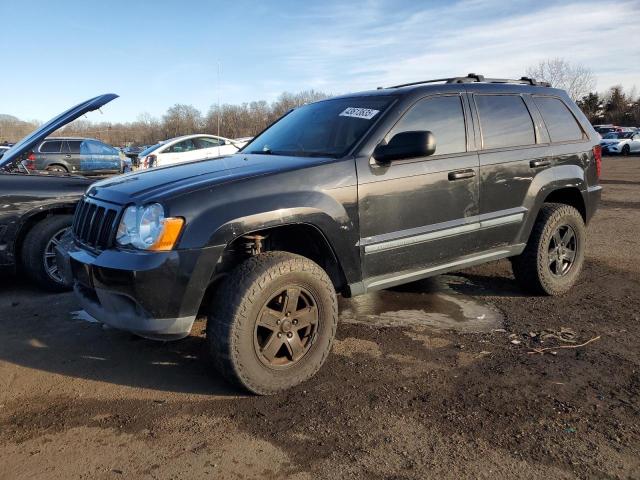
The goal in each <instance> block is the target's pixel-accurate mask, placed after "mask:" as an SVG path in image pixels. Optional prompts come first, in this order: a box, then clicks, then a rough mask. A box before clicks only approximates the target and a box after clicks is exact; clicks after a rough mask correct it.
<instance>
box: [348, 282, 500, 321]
mask: <svg viewBox="0 0 640 480" xmlns="http://www.w3.org/2000/svg"><path fill="white" fill-rule="evenodd" d="M465 286H466V287H470V288H468V289H467V290H471V289H472V287H473V284H472V282H470V281H469V280H467V279H466V278H463V277H459V276H455V275H439V276H436V277H433V278H429V279H426V280H421V281H419V282H414V283H410V284H407V285H403V286H400V287H396V288H394V289H390V290H381V291H378V292H373V293H368V294H366V295H361V296H358V297H354V298H340V321H342V322H345V323H361V324H368V325H377V326H381V327H407V326H410V327H415V326H426V327H431V328H433V329H437V330H448V329H453V330H457V331H460V332H491V331H492V330H494V329H496V328H501V327H502V326H503V317H502V315H501V314H500V312H498V311H497V310H496V309H495V308H493V307H492V306H490V305H489V304H487V303H485V302H483V301H482V300H481V299H479V298H474V297H471V296H469V295H465V294H463V293H459V291H458V290H461V288H460V287H465Z"/></svg>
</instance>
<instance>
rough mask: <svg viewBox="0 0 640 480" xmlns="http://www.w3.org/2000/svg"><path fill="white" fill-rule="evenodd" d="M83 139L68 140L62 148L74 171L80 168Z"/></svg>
mask: <svg viewBox="0 0 640 480" xmlns="http://www.w3.org/2000/svg"><path fill="white" fill-rule="evenodd" d="M81 143H82V140H67V141H66V142H65V144H64V145H63V147H62V149H63V152H64V154H65V158H66V159H67V161H68V162H69V165H70V166H71V169H72V171H78V170H80V160H81V158H80V144H81Z"/></svg>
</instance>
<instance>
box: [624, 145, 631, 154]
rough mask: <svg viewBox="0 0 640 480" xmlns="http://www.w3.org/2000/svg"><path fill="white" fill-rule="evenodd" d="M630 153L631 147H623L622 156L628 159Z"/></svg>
mask: <svg viewBox="0 0 640 480" xmlns="http://www.w3.org/2000/svg"><path fill="white" fill-rule="evenodd" d="M630 153H631V147H629V145H625V146H624V147H622V155H624V156H625V157H626V156H627V155H629V154H630Z"/></svg>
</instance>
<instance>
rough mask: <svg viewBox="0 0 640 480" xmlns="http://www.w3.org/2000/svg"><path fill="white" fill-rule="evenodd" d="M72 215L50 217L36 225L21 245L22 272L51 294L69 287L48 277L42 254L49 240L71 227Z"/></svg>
mask: <svg viewBox="0 0 640 480" xmlns="http://www.w3.org/2000/svg"><path fill="white" fill-rule="evenodd" d="M72 221H73V215H52V216H50V217H47V218H45V219H43V220H41V221H39V222H38V223H36V224H35V225H34V226H33V228H31V230H29V232H27V235H26V236H25V237H24V241H23V243H22V251H21V260H22V268H23V269H24V272H25V273H26V274H27V275H28V276H29V278H31V279H32V280H33V281H35V282H36V283H37V284H38V285H39V286H40V287H42V288H44V289H46V290H49V291H52V292H64V291H67V290H69V286H66V285H64V284H63V283H60V282H56V281H55V280H54V279H53V278H51V277H50V276H49V274H48V273H47V271H46V266H45V263H44V252H45V249H46V247H47V244H48V243H49V241H50V240H51V238H52V237H53V236H54V235H56V234H57V233H58V232H60V231H61V230H63V229H65V228H68V227H70V226H71V222H72Z"/></svg>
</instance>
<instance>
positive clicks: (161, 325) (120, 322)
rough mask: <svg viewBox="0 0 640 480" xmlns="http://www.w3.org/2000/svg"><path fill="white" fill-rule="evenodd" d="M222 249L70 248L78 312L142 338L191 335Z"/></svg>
mask: <svg viewBox="0 0 640 480" xmlns="http://www.w3.org/2000/svg"><path fill="white" fill-rule="evenodd" d="M221 251H222V248H218V247H211V248H205V249H198V250H183V251H170V252H134V251H119V250H106V251H104V252H102V253H100V254H98V255H93V254H92V253H90V252H88V251H87V250H85V249H83V248H81V247H78V246H76V245H74V246H73V247H71V248H70V250H69V252H68V267H66V268H68V270H69V272H70V276H71V277H72V281H73V286H74V291H75V293H76V296H77V298H78V300H79V302H80V304H81V306H82V308H83V309H85V310H86V311H87V312H88V313H89V314H90V315H92V316H93V317H95V318H96V319H97V320H99V321H101V322H103V323H105V324H107V325H109V326H112V327H114V328H118V329H122V330H127V331H130V332H132V333H135V334H137V335H140V336H142V337H146V338H151V339H154V340H175V339H179V338H183V337H186V336H187V335H189V333H190V332H191V327H192V325H193V322H194V320H195V318H196V315H197V313H198V310H199V308H200V304H201V302H202V298H203V297H204V293H205V291H206V289H207V287H208V285H209V282H210V280H211V277H212V274H213V269H214V266H215V264H216V262H217V260H218V257H219V255H220V253H221Z"/></svg>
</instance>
